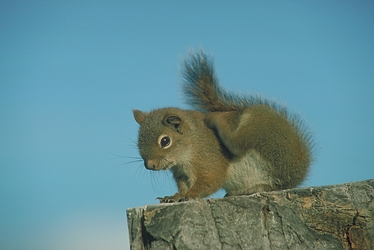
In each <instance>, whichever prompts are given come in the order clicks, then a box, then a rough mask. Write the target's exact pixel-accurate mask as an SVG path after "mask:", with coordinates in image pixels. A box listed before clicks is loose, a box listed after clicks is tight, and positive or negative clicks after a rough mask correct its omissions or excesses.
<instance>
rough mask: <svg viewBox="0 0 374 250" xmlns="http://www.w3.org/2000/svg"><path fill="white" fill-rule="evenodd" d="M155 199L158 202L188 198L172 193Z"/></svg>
mask: <svg viewBox="0 0 374 250" xmlns="http://www.w3.org/2000/svg"><path fill="white" fill-rule="evenodd" d="M156 200H159V201H160V203H174V202H182V201H188V200H189V198H188V197H187V196H180V195H172V196H165V197H163V198H162V197H157V198H156Z"/></svg>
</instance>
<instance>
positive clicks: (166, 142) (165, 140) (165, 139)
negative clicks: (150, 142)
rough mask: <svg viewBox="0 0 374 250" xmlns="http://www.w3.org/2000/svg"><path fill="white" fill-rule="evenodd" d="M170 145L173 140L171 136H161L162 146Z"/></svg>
mask: <svg viewBox="0 0 374 250" xmlns="http://www.w3.org/2000/svg"><path fill="white" fill-rule="evenodd" d="M170 145H171V140H170V138H169V136H164V137H162V138H161V140H160V146H161V147H162V148H168V147H170Z"/></svg>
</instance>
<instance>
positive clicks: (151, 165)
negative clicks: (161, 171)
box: [144, 160, 156, 170]
mask: <svg viewBox="0 0 374 250" xmlns="http://www.w3.org/2000/svg"><path fill="white" fill-rule="evenodd" d="M144 166H145V168H146V169H148V170H155V168H156V165H155V164H154V163H153V161H151V160H149V161H147V160H144Z"/></svg>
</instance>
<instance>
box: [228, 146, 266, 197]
mask: <svg viewBox="0 0 374 250" xmlns="http://www.w3.org/2000/svg"><path fill="white" fill-rule="evenodd" d="M272 183H273V180H272V178H271V177H270V176H269V164H268V162H266V161H265V160H264V159H262V158H261V157H260V155H259V153H258V152H257V151H255V150H251V151H249V152H248V153H247V154H246V155H244V156H243V157H240V158H234V159H233V160H232V161H231V162H230V165H229V169H228V176H227V179H226V182H225V184H224V185H223V188H224V189H225V190H226V192H227V194H228V195H241V194H252V193H255V192H259V191H265V190H264V187H271V186H273V185H272Z"/></svg>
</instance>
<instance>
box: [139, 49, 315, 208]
mask: <svg viewBox="0 0 374 250" xmlns="http://www.w3.org/2000/svg"><path fill="white" fill-rule="evenodd" d="M182 75H183V80H184V81H183V92H184V95H185V97H186V98H187V102H188V103H189V104H190V105H191V106H192V107H193V108H194V110H182V109H179V108H161V109H156V110H153V111H151V112H149V113H148V112H142V111H139V110H133V115H134V118H135V120H136V122H137V123H138V124H139V125H140V128H139V135H138V149H139V152H140V155H141V157H142V158H143V160H144V165H145V167H146V168H147V169H149V170H170V171H171V172H172V173H173V177H174V179H175V181H176V183H177V186H178V192H177V193H176V194H174V195H172V196H166V197H164V198H158V199H159V200H160V202H162V203H165V202H179V201H186V200H189V199H197V198H204V197H207V196H210V195H211V194H213V193H215V192H216V191H217V190H219V189H221V188H223V189H224V190H226V192H227V194H226V196H232V195H246V194H253V193H256V192H261V191H272V190H282V189H288V188H293V187H296V186H297V185H299V184H300V183H301V182H302V181H303V180H304V179H305V177H306V175H307V173H308V170H309V166H310V163H311V160H312V156H311V151H312V139H311V133H310V132H309V130H308V129H307V128H306V127H305V126H304V124H303V122H302V121H301V119H300V118H298V116H296V115H289V114H288V112H287V110H286V108H285V107H283V106H282V105H279V104H277V103H275V102H271V101H268V100H266V99H263V98H261V97H259V96H251V95H250V96H240V95H235V94H232V93H229V92H227V91H225V90H224V89H222V88H221V87H220V86H219V83H218V80H217V77H216V75H215V72H214V66H213V63H212V61H211V60H209V58H208V56H207V55H206V54H205V53H204V52H203V51H200V52H194V53H191V54H190V58H189V59H187V60H185V61H184V62H183V70H182Z"/></svg>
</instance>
